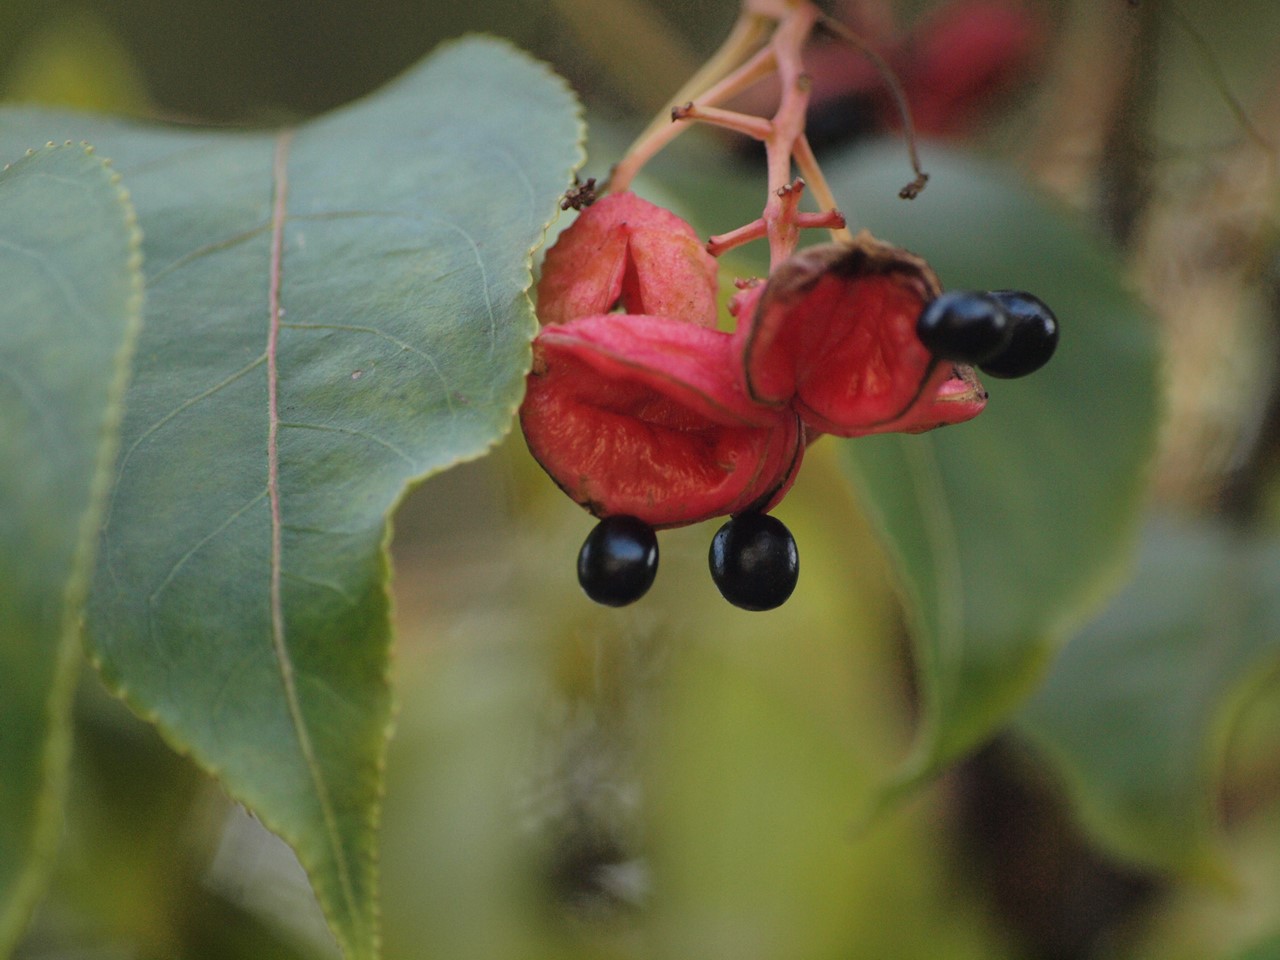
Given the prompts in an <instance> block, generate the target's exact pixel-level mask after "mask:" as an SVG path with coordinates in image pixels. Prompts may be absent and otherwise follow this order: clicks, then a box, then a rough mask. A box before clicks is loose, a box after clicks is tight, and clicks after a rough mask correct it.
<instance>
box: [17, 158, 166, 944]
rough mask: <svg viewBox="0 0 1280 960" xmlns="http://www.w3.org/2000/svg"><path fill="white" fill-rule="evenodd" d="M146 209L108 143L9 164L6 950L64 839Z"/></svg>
mask: <svg viewBox="0 0 1280 960" xmlns="http://www.w3.org/2000/svg"><path fill="white" fill-rule="evenodd" d="M138 247H139V238H138V234H137V228H136V220H135V217H134V212H133V208H132V206H131V205H130V204H129V202H128V199H127V197H126V196H125V194H124V191H123V190H122V189H121V187H120V185H119V177H118V176H116V175H115V174H114V173H113V172H112V171H111V170H110V169H109V168H108V167H107V166H106V164H104V163H103V161H102V160H101V159H99V158H98V157H97V156H96V155H95V154H94V153H93V151H92V149H90V148H87V147H85V146H84V145H79V146H61V147H52V146H51V147H46V148H45V149H42V150H38V151H35V152H32V153H30V154H28V155H27V156H26V157H24V158H23V159H21V160H18V161H17V162H16V163H14V164H13V165H12V166H10V167H7V168H5V170H4V171H3V172H0V290H3V291H4V297H3V299H2V300H0V956H7V955H8V953H9V950H10V949H11V948H12V945H13V942H14V940H15V939H16V938H17V936H18V935H19V933H21V931H22V927H23V925H24V923H25V921H26V916H27V913H28V911H29V910H30V908H31V906H32V904H33V902H34V900H35V898H36V897H37V896H38V895H39V892H40V887H41V885H42V882H43V877H44V875H45V873H46V872H47V868H48V861H49V859H50V858H51V856H52V852H53V846H54V844H55V842H56V838H57V836H58V831H59V825H60V819H61V814H62V809H61V808H62V794H63V789H64V784H65V780H66V762H67V753H68V749H69V742H70V715H69V714H70V709H71V699H72V693H73V691H74V689H75V681H76V676H77V670H76V666H77V664H78V662H79V661H78V657H79V649H80V647H79V619H80V614H81V609H82V607H83V604H84V598H85V591H86V589H87V587H88V579H89V572H90V569H91V564H92V551H91V549H90V548H91V546H92V543H93V540H94V532H95V531H96V529H97V526H98V523H99V519H100V517H101V513H102V507H103V498H104V495H105V493H106V482H107V479H108V476H109V464H110V461H111V457H112V456H113V451H114V450H115V434H116V428H117V427H118V425H119V415H120V399H121V395H122V393H123V391H124V386H125V376H126V373H127V368H128V352H129V349H130V348H131V346H132V342H133V339H134V336H135V334H136V332H137V327H138V324H139V322H140V320H141V310H142V271H141V268H140V263H139V254H138Z"/></svg>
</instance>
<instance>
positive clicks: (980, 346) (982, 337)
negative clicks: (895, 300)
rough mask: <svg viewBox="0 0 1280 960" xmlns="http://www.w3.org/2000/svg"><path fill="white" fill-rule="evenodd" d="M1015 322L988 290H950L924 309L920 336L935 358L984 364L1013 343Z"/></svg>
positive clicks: (917, 324)
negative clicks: (985, 292) (1010, 339)
mask: <svg viewBox="0 0 1280 960" xmlns="http://www.w3.org/2000/svg"><path fill="white" fill-rule="evenodd" d="M1012 329H1013V324H1012V323H1011V322H1010V320H1009V315H1008V314H1007V313H1005V311H1004V309H1003V308H1002V307H1001V306H1000V304H999V303H998V302H997V301H996V300H995V299H994V298H992V297H989V296H987V295H986V294H984V293H973V292H971V291H968V290H948V291H947V292H946V293H944V294H941V295H940V296H938V297H936V298H935V299H933V300H931V301H930V302H929V303H927V304H925V308H924V309H923V310H921V311H920V317H919V319H918V320H917V321H916V335H917V336H919V337H920V342H921V343H923V344H924V345H925V348H926V349H927V350H928V351H929V352H930V353H932V354H933V355H934V356H935V357H938V358H939V359H942V360H954V361H956V362H958V363H973V364H977V363H982V362H983V361H985V360H989V359H990V358H992V357H994V356H997V355H998V354H999V353H1000V352H1001V351H1002V350H1004V348H1005V347H1006V346H1007V345H1008V343H1009V337H1010V335H1011V333H1012Z"/></svg>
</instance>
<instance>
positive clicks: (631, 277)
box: [538, 193, 719, 327]
mask: <svg viewBox="0 0 1280 960" xmlns="http://www.w3.org/2000/svg"><path fill="white" fill-rule="evenodd" d="M718 266H719V265H718V264H717V263H716V260H715V258H714V257H712V256H711V255H710V254H709V253H707V251H706V249H705V247H704V246H703V244H702V241H701V240H699V239H698V235H697V234H696V233H695V232H694V229H693V227H691V226H689V224H688V223H686V222H685V221H684V220H682V219H681V218H680V217H678V216H676V215H675V214H674V213H672V212H671V211H669V210H664V209H662V208H661V207H659V206H655V205H654V204H652V203H649V202H648V201H647V200H642V199H640V198H639V197H637V196H636V195H635V194H633V193H618V194H610V195H608V196H605V197H602V198H601V199H599V200H597V201H596V202H595V203H594V204H592V205H591V206H589V207H587V208H586V209H585V210H583V211H582V213H581V214H580V215H579V217H578V219H577V220H575V221H574V222H573V224H572V225H571V226H569V228H568V229H566V230H565V231H564V233H562V234H561V235H560V238H559V239H558V240H557V241H556V243H555V245H554V246H552V247H551V249H549V250H548V251H547V256H546V259H545V260H544V262H543V265H542V278H541V280H540V281H539V282H538V319H539V320H541V321H542V323H543V324H551V323H567V322H569V321H570V320H576V319H578V318H579V317H587V316H593V315H597V314H603V313H609V312H610V311H612V310H614V309H615V308H617V307H619V306H620V307H621V308H622V310H623V311H624V312H625V313H632V314H651V315H654V316H662V317H667V318H669V319H672V320H680V321H683V322H686V323H693V324H697V325H698V326H702V327H714V326H715V325H716V294H717V287H716V272H717V269H718Z"/></svg>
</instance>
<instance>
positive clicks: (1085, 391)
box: [828, 147, 1158, 786]
mask: <svg viewBox="0 0 1280 960" xmlns="http://www.w3.org/2000/svg"><path fill="white" fill-rule="evenodd" d="M926 160H927V167H928V169H929V172H930V173H931V174H932V179H931V180H930V182H929V187H928V189H927V190H925V191H924V193H923V194H922V195H921V196H920V197H919V198H918V199H917V200H915V201H912V202H910V203H907V202H904V201H901V200H898V199H897V190H898V188H899V187H900V186H901V185H902V182H904V179H905V177H906V174H907V172H908V171H906V170H905V169H904V167H905V165H904V163H903V160H902V154H901V152H900V149H898V148H884V149H878V150H876V151H873V152H870V153H869V154H857V155H855V156H853V157H852V158H850V159H849V161H848V162H846V163H844V164H841V165H836V166H834V167H833V168H832V169H831V170H829V171H828V173H829V174H830V175H831V179H832V184H833V187H834V189H835V192H836V196H837V199H838V200H840V201H841V202H842V203H848V204H850V208H849V209H848V210H847V211H846V213H847V214H848V215H849V216H850V220H851V222H852V223H853V224H854V225H855V226H859V227H861V226H866V227H869V228H870V229H871V230H872V231H873V232H874V233H876V234H877V235H878V236H880V237H881V238H882V239H886V240H890V241H892V242H894V243H898V244H900V245H902V246H904V247H907V248H909V249H912V250H914V251H915V252H916V253H919V254H921V255H922V256H924V257H926V258H927V259H928V260H929V261H930V262H931V264H932V265H933V266H934V268H935V269H936V270H937V271H938V274H939V276H940V277H941V278H942V282H943V284H944V285H945V286H947V287H955V288H976V289H997V288H1008V287H1011V288H1015V289H1025V290H1029V291H1032V292H1033V293H1035V294H1036V295H1037V296H1040V297H1041V298H1042V299H1044V300H1045V301H1046V302H1047V303H1049V304H1050V305H1051V306H1052V307H1053V309H1054V310H1055V311H1056V312H1057V314H1058V317H1059V320H1060V322H1061V330H1062V340H1061V344H1060V347H1059V350H1058V353H1057V355H1056V356H1055V357H1054V359H1053V361H1052V362H1051V363H1050V364H1049V365H1048V366H1047V367H1046V368H1045V369H1043V370H1041V371H1039V372H1038V373H1036V374H1035V375H1033V376H1031V377H1028V378H1026V379H1024V380H1016V381H1001V380H991V379H990V378H988V379H987V382H986V386H987V388H988V390H989V391H990V393H991V399H990V402H989V404H988V407H987V409H986V411H985V412H984V413H983V414H982V415H981V416H980V417H978V418H977V419H976V420H974V421H972V422H970V423H967V424H963V425H960V426H954V427H947V428H945V429H942V430H937V431H933V432H932V433H928V434H923V435H920V436H899V435H889V436H879V437H869V438H865V439H858V440H853V441H849V442H848V443H846V444H845V450H846V454H847V463H848V467H849V473H850V476H851V477H852V478H853V479H854V481H855V483H856V484H857V486H858V487H859V489H860V491H861V493H862V494H863V496H864V499H865V502H866V504H867V506H868V508H869V510H870V512H871V514H872V516H873V518H874V520H875V521H876V524H877V525H878V527H879V528H880V530H881V532H882V534H883V536H884V539H885V541H886V543H887V545H888V548H889V553H890V555H891V557H892V559H893V561H894V562H895V565H896V568H897V571H898V574H899V577H900V580H901V585H902V588H903V592H904V595H905V599H906V602H907V606H908V611H909V614H910V617H911V620H912V626H913V639H914V642H915V650H916V669H917V675H918V682H919V686H920V690H921V695H922V698H923V701H924V720H923V723H922V726H921V729H920V731H919V734H918V737H917V742H916V747H915V751H914V754H913V756H912V757H911V758H910V760H909V761H908V763H907V765H906V766H905V767H904V769H903V771H902V772H901V780H900V786H901V785H905V784H907V783H910V782H911V781H913V780H915V779H917V778H919V777H922V776H926V775H928V774H929V773H930V772H932V771H934V770H936V769H937V768H938V767H940V766H941V765H943V764H944V763H946V762H947V761H948V760H950V759H952V758H955V757H957V756H959V755H961V754H962V753H964V752H965V751H966V750H968V749H970V748H972V747H973V746H975V745H976V744H978V743H979V742H981V741H982V740H983V739H984V738H985V737H987V736H988V735H989V734H990V733H991V732H992V731H994V730H995V729H996V728H997V727H999V726H1000V725H1001V724H1003V723H1004V722H1005V721H1006V720H1007V719H1008V718H1009V716H1010V714H1011V713H1012V711H1013V710H1014V709H1015V708H1016V707H1017V706H1018V705H1019V703H1020V702H1021V701H1022V700H1023V699H1024V698H1025V697H1026V696H1027V695H1028V694H1029V693H1030V692H1031V690H1032V689H1033V687H1034V685H1035V684H1036V682H1037V681H1038V680H1039V679H1040V677H1041V676H1042V675H1043V673H1044V670H1045V668H1046V665H1047V663H1048V660H1049V657H1050V656H1051V654H1052V653H1053V651H1054V650H1055V649H1057V647H1058V645H1059V644H1060V642H1061V639H1062V637H1063V635H1064V632H1065V631H1066V630H1067V628H1068V627H1069V626H1071V625H1072V624H1073V622H1075V621H1077V620H1079V618H1080V617H1081V616H1082V614H1083V613H1084V612H1085V611H1086V610H1087V609H1088V608H1089V607H1091V606H1092V605H1093V604H1094V603H1095V602H1097V601H1098V600H1099V599H1100V598H1101V595H1102V594H1103V592H1104V591H1105V590H1106V589H1108V588H1109V587H1110V586H1111V585H1112V584H1113V583H1114V582H1115V580H1116V578H1117V573H1118V568H1119V567H1120V565H1121V562H1122V561H1123V560H1124V558H1125V557H1126V555H1127V554H1128V552H1129V549H1130V544H1131V540H1132V539H1133V531H1134V528H1135V521H1136V515H1137V511H1138V504H1139V499H1140V493H1141V490H1142V486H1143V478H1144V471H1145V467H1146V464H1147V460H1148V457H1149V455H1150V453H1151V450H1152V446H1153V441H1154V435H1155V428H1156V412H1157V393H1158V386H1157V380H1156V346H1155V343H1154V339H1153V335H1152V332H1151V331H1150V329H1149V328H1148V325H1147V323H1146V322H1145V320H1144V317H1143V316H1142V314H1141V313H1140V311H1139V309H1138V307H1137V306H1136V305H1135V303H1134V302H1133V301H1132V299H1131V298H1130V297H1129V296H1128V295H1127V294H1126V292H1125V290H1124V288H1123V286H1122V283H1121V281H1120V278H1119V276H1118V275H1117V271H1116V268H1115V262H1114V255H1112V254H1111V253H1109V252H1108V251H1106V250H1105V249H1102V248H1101V247H1100V246H1099V245H1098V244H1096V243H1094V242H1091V241H1090V239H1089V238H1088V237H1087V236H1086V235H1085V234H1084V233H1082V231H1080V230H1079V229H1078V228H1077V227H1075V226H1074V225H1073V224H1072V223H1071V222H1070V220H1068V219H1067V218H1066V217H1065V216H1064V215H1063V214H1062V213H1061V212H1060V211H1058V210H1057V209H1055V208H1054V207H1053V206H1052V205H1051V204H1049V203H1048V202H1046V201H1045V200H1044V199H1041V198H1038V197H1037V196H1036V195H1034V194H1033V193H1032V192H1031V191H1030V190H1029V189H1028V188H1027V187H1025V186H1024V185H1022V184H1021V183H1019V182H1018V181H1017V180H1016V179H1015V178H1014V177H1012V176H1011V175H1010V174H1009V173H1008V172H1005V171H1002V170H1000V169H999V168H994V167H991V166H987V165H983V164H981V163H979V162H977V161H976V160H973V159H966V158H964V157H962V156H960V155H957V154H953V153H947V152H944V151H943V150H942V149H941V148H938V147H930V148H929V149H928V151H927V157H926Z"/></svg>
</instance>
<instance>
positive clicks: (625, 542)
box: [578, 516, 658, 607]
mask: <svg viewBox="0 0 1280 960" xmlns="http://www.w3.org/2000/svg"><path fill="white" fill-rule="evenodd" d="M657 574H658V538H657V536H656V535H655V534H654V532H653V527H651V526H649V525H648V524H647V523H645V522H644V521H643V520H637V519H636V518H635V517H623V516H617V517H605V518H604V519H603V520H601V521H600V522H599V523H597V524H596V526H595V529H594V530H592V531H591V532H590V533H589V534H587V539H586V540H584V541H583V543H582V549H581V550H580V551H578V583H580V584H582V589H583V590H585V591H586V593H587V596H588V597H590V598H591V599H592V600H594V601H595V602H596V603H603V604H605V605H606V606H610V607H625V606H626V605H627V604H629V603H635V601H637V600H639V599H640V598H641V597H643V596H644V595H645V593H647V592H648V590H649V588H650V587H651V586H653V578H654V577H655V576H657Z"/></svg>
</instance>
